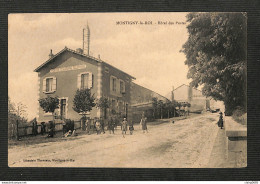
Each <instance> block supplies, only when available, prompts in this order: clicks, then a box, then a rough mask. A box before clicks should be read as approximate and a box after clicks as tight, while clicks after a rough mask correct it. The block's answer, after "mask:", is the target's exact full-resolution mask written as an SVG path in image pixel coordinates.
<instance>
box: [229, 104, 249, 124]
mask: <svg viewBox="0 0 260 184" xmlns="http://www.w3.org/2000/svg"><path fill="white" fill-rule="evenodd" d="M232 118H233V119H234V120H235V121H236V122H238V123H240V124H242V125H247V113H245V112H244V109H243V108H241V107H237V108H236V110H234V111H233V114H232Z"/></svg>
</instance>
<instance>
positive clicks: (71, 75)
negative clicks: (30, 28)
mask: <svg viewBox="0 0 260 184" xmlns="http://www.w3.org/2000/svg"><path fill="white" fill-rule="evenodd" d="M49 56H50V58H49V59H48V60H47V61H46V62H45V63H43V64H42V65H41V66H39V67H38V68H36V69H35V72H38V92H39V99H40V98H45V97H47V96H52V97H55V96H57V97H58V98H59V103H60V104H59V108H58V109H56V110H55V115H56V117H57V118H59V119H73V120H79V119H80V117H81V115H79V114H78V113H77V112H75V111H74V110H73V108H72V107H73V99H74V95H75V93H76V91H77V89H82V88H89V89H90V90H91V94H94V97H95V98H96V99H99V98H101V97H105V98H107V99H108V100H109V104H110V106H109V108H108V109H107V111H106V112H107V113H106V117H109V116H110V115H111V114H114V112H116V113H118V114H120V115H121V116H126V117H127V118H128V120H132V115H133V114H134V115H135V117H136V118H137V117H138V118H139V119H140V117H141V113H143V112H147V113H148V112H149V110H150V111H151V108H152V103H151V102H152V98H153V97H156V98H158V100H163V101H164V102H165V101H166V100H167V98H165V97H163V96H161V95H159V94H158V93H156V92H153V91H151V90H149V89H147V88H144V87H142V86H140V85H137V84H135V83H133V82H132V81H133V80H134V79H135V78H134V77H133V76H131V75H129V74H127V73H125V72H123V71H121V70H119V69H117V68H115V67H113V66H111V65H110V64H108V63H107V62H104V61H102V60H101V59H100V58H94V57H92V56H89V55H86V54H84V53H83V51H82V49H77V50H76V51H75V50H72V49H69V48H67V47H65V48H64V49H63V50H61V51H60V52H59V53H57V54H55V55H53V54H52V52H51V54H50V55H49ZM132 109H133V110H134V112H132ZM89 117H90V118H94V117H104V114H103V111H102V110H100V109H98V108H96V107H94V108H93V109H92V111H91V112H90V114H89ZM51 119H52V114H51V113H45V112H44V111H43V110H42V108H41V107H40V105H39V107H38V121H45V122H46V121H49V120H51Z"/></svg>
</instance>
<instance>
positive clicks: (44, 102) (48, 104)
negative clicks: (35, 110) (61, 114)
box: [39, 96, 59, 113]
mask: <svg viewBox="0 0 260 184" xmlns="http://www.w3.org/2000/svg"><path fill="white" fill-rule="evenodd" d="M39 103H40V107H41V108H42V109H43V110H44V112H51V113H54V111H55V109H57V108H58V107H59V99H58V97H51V96H48V97H46V98H41V99H39Z"/></svg>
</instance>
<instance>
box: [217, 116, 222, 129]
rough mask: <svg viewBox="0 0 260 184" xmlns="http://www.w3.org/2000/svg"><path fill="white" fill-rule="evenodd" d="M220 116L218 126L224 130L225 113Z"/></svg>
mask: <svg viewBox="0 0 260 184" xmlns="http://www.w3.org/2000/svg"><path fill="white" fill-rule="evenodd" d="M219 114H220V115H219V120H218V126H219V127H220V128H221V129H222V128H223V115H222V114H223V113H222V112H220V113H219Z"/></svg>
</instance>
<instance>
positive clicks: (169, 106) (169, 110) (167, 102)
mask: <svg viewBox="0 0 260 184" xmlns="http://www.w3.org/2000/svg"><path fill="white" fill-rule="evenodd" d="M164 106H165V109H166V110H167V113H168V118H170V112H171V110H172V103H171V101H170V100H167V101H166V102H165V105H164Z"/></svg>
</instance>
